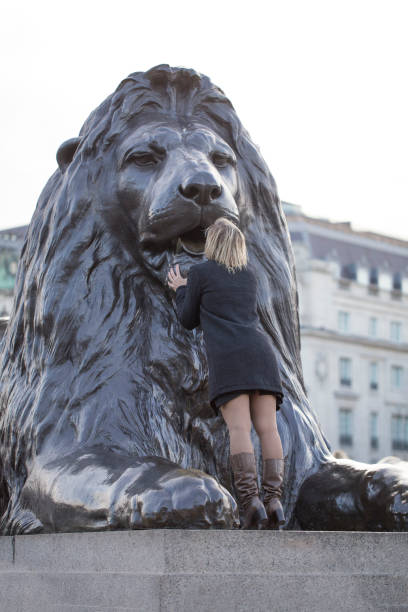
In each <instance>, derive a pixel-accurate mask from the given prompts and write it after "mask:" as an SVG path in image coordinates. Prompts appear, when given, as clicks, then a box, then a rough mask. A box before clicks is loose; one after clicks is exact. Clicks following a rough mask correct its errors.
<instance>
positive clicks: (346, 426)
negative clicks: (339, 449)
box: [339, 408, 353, 446]
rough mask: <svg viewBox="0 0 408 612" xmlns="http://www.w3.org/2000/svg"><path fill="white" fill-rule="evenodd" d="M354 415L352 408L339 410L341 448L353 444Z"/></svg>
mask: <svg viewBox="0 0 408 612" xmlns="http://www.w3.org/2000/svg"><path fill="white" fill-rule="evenodd" d="M352 418H353V414H352V411H351V409H350V408H340V410H339V434H340V435H339V442H340V445H341V446H344V445H348V446H351V445H352V444H353V422H352Z"/></svg>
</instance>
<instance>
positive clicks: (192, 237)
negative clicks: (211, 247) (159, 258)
mask: <svg viewBox="0 0 408 612" xmlns="http://www.w3.org/2000/svg"><path fill="white" fill-rule="evenodd" d="M204 248H205V227H201V226H199V227H196V228H194V229H193V230H190V231H189V232H186V233H185V234H182V235H181V236H180V237H179V238H178V240H177V245H176V252H177V253H180V251H182V250H183V251H185V252H186V253H188V254H189V255H193V256H199V255H203V254H204Z"/></svg>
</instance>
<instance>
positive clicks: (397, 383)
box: [391, 365, 403, 389]
mask: <svg viewBox="0 0 408 612" xmlns="http://www.w3.org/2000/svg"><path fill="white" fill-rule="evenodd" d="M402 375H403V368H402V366H395V365H393V366H391V387H392V388H393V389H402Z"/></svg>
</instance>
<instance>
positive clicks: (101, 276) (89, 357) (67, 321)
mask: <svg viewBox="0 0 408 612" xmlns="http://www.w3.org/2000/svg"><path fill="white" fill-rule="evenodd" d="M157 112H161V113H163V115H167V116H168V117H175V116H178V115H182V116H190V117H193V118H194V119H196V120H197V121H198V122H200V123H202V124H203V125H205V126H208V127H210V128H211V129H212V130H213V131H214V132H216V133H217V134H219V135H220V136H221V137H222V138H223V139H224V140H226V141H227V142H228V143H229V145H230V146H231V147H232V148H233V150H234V151H235V153H236V156H237V168H238V175H239V181H240V189H239V192H240V197H239V202H238V205H239V209H240V214H241V222H242V228H243V231H244V233H245V235H246V239H247V245H248V252H249V261H250V263H251V265H252V266H253V268H254V269H255V271H256V273H257V275H258V279H259V285H260V293H259V314H260V318H261V322H262V325H263V327H264V329H265V330H266V332H267V333H268V334H269V336H270V338H271V340H272V342H273V345H274V347H275V349H276V354H277V357H278V361H279V363H280V369H281V375H282V381H283V386H284V391H285V399H284V402H283V405H282V409H281V411H280V413H279V417H278V426H279V430H280V434H281V438H282V444H283V447H284V452H285V455H286V456H287V458H288V465H289V467H288V469H289V476H288V478H287V482H288V486H287V487H286V491H285V495H286V496H287V499H288V503H289V505H288V514H290V511H291V509H293V506H294V503H295V501H296V495H297V492H298V490H299V487H300V484H301V482H302V481H303V480H304V478H305V477H306V476H307V475H308V474H309V473H310V472H312V471H313V470H314V469H316V466H317V464H319V463H321V462H322V461H324V460H325V458H326V457H327V456H328V455H329V446H328V443H327V440H326V439H325V437H324V436H323V434H322V432H321V431H320V427H319V425H318V422H317V419H316V415H315V413H314V412H313V411H312V410H311V408H310V406H309V404H308V401H307V399H306V395H305V389H304V385H303V379H302V372H301V362H300V341H299V321H298V298H297V290H296V277H295V268H294V259H293V255H292V249H291V244H290V237H289V232H288V228H287V224H286V221H285V218H284V215H283V213H282V208H281V205H280V201H279V197H278V193H277V188H276V184H275V181H274V179H273V177H272V176H271V173H270V172H269V170H268V168H267V166H266V163H265V161H264V160H263V158H262V157H261V155H260V153H259V151H258V149H257V147H256V146H255V145H254V144H253V143H252V142H251V139H250V137H249V135H248V133H247V132H246V130H245V129H244V128H243V126H242V125H241V122H240V120H239V119H238V117H237V115H236V112H235V110H234V108H233V106H232V105H231V103H230V102H229V100H228V99H227V98H226V97H225V95H224V93H223V92H222V91H221V90H220V89H219V88H218V87H216V86H214V85H213V84H212V83H211V81H210V80H209V79H208V78H207V77H205V76H203V75H201V74H198V73H196V72H194V71H193V70H187V69H180V68H171V67H169V66H167V65H162V66H157V67H155V68H153V69H151V70H149V71H148V72H146V73H143V72H138V73H134V74H131V75H130V76H129V77H128V78H126V79H125V80H124V81H122V82H121V83H120V85H119V86H118V88H117V89H116V91H115V92H114V93H113V94H112V95H110V96H109V97H108V98H107V99H106V100H105V101H104V102H103V103H102V104H101V105H100V106H99V107H98V108H97V109H96V110H95V111H94V112H92V113H91V115H90V116H89V118H88V120H87V121H86V122H85V124H84V126H83V127H82V129H81V131H80V134H79V141H78V146H77V148H76V151H75V154H74V157H73V159H72V162H71V163H70V165H69V166H68V168H67V169H66V171H65V172H64V173H63V172H61V171H60V170H59V169H58V170H57V171H56V172H55V173H54V174H53V176H52V177H51V178H50V180H49V181H48V183H47V185H46V186H45V188H44V190H43V192H42V194H41V196H40V198H39V201H38V204H37V207H36V210H35V213H34V215H33V218H32V221H31V224H30V226H29V230H28V233H27V236H26V240H25V243H24V246H23V249H22V253H21V259H20V263H19V268H18V273H17V280H16V287H15V300H14V307H13V311H12V314H11V318H10V323H9V326H8V329H7V332H6V334H5V336H4V338H3V341H2V347H1V369H0V372H1V395H0V411H1V412H0V418H1V462H2V473H1V482H2V487H3V506H4V507H3V511H5V512H4V519H3V528H4V529H6V530H8V531H10V524H11V522H12V521H13V520H14V522H16V521H19V520H20V521H21V520H22V519H21V516H20V517H19V515H18V497H19V492H20V491H21V488H22V486H23V485H24V482H25V479H26V477H27V474H28V473H29V470H30V464H31V461H32V460H33V458H34V457H35V456H37V455H40V454H41V453H42V452H44V449H47V452H48V453H49V454H52V453H55V454H58V455H62V454H64V453H68V452H69V451H70V450H71V449H72V448H75V447H77V446H79V445H89V444H92V445H103V446H108V447H109V448H110V449H113V450H117V451H118V452H126V453H130V454H134V455H159V456H163V457H166V458H169V459H171V460H172V461H175V462H177V463H179V464H180V465H181V466H183V467H193V468H199V469H202V470H204V471H206V472H208V473H210V474H212V475H215V476H217V477H218V478H219V479H220V480H221V482H222V483H223V484H224V485H225V486H227V487H229V488H230V476H229V470H228V444H227V437H226V428H225V425H224V423H223V421H222V417H215V416H213V415H212V414H211V412H210V411H209V405H208V398H207V364H206V356H205V351H204V346H203V340H202V334H201V332H200V331H196V330H195V331H193V332H187V331H185V330H183V329H182V328H181V327H180V325H179V323H178V321H177V317H176V314H175V309H174V304H173V302H172V299H171V296H170V294H169V291H166V290H165V288H164V287H162V286H160V285H159V283H158V281H157V279H154V278H152V277H151V275H150V274H149V272H148V270H147V268H146V266H145V262H144V260H143V258H142V256H141V253H140V249H139V248H138V244H137V236H136V235H135V228H134V227H132V225H131V223H129V225H128V226H127V227H123V228H120V231H117V232H111V231H109V228H108V227H107V226H106V224H105V223H104V221H103V219H102V217H101V215H100V214H99V213H98V197H99V194H100V193H101V190H102V189H103V188H104V180H105V173H107V172H110V171H111V169H110V168H109V167H107V166H106V159H109V151H111V150H112V148H114V147H115V146H116V143H117V141H118V137H119V135H121V134H123V133H124V132H127V131H128V130H131V129H134V128H135V127H137V126H138V125H139V124H141V122H144V121H146V120H147V119H148V118H149V116H150V114H152V116H153V114H157ZM121 235H122V236H123V238H124V239H126V240H127V241H131V239H132V236H133V241H134V243H135V247H134V249H133V251H129V250H128V249H124V248H123V247H122V244H121V240H120V236H121ZM176 364H177V368H176V369H174V368H173V367H172V365H176ZM175 371H176V372H177V373H176V374H175V373H174V372H175Z"/></svg>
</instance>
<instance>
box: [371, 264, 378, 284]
mask: <svg viewBox="0 0 408 612" xmlns="http://www.w3.org/2000/svg"><path fill="white" fill-rule="evenodd" d="M369 283H370V285H378V270H377V268H370V276H369Z"/></svg>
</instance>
